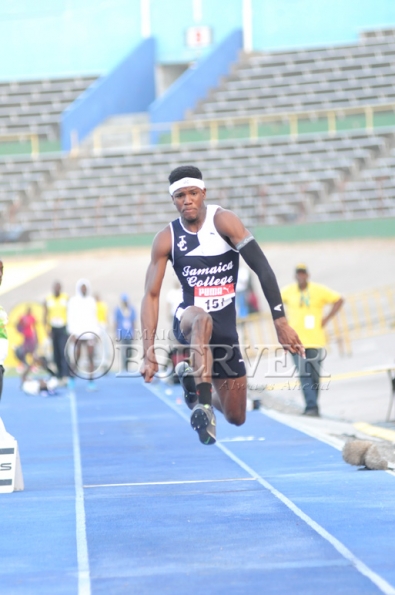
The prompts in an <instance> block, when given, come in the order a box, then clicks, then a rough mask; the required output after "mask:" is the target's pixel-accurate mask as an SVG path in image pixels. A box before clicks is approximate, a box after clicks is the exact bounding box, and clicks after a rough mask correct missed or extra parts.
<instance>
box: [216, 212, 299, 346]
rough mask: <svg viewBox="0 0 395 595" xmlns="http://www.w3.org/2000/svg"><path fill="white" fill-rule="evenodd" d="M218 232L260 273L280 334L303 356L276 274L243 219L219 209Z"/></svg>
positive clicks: (284, 342) (286, 343) (285, 343)
mask: <svg viewBox="0 0 395 595" xmlns="http://www.w3.org/2000/svg"><path fill="white" fill-rule="evenodd" d="M214 222H215V226H216V228H217V231H218V232H219V233H220V234H221V235H222V236H223V237H224V238H225V239H227V240H228V241H230V243H231V244H232V245H233V246H234V247H235V248H237V249H238V250H239V252H240V254H241V255H242V257H243V258H244V260H245V261H246V263H247V264H248V266H249V267H250V268H251V269H252V270H253V271H254V273H256V274H257V276H258V279H259V281H260V284H261V287H262V290H263V293H264V294H265V298H266V299H267V302H268V304H269V307H270V310H271V313H272V316H273V322H274V326H275V328H276V332H277V337H278V340H279V342H280V344H281V345H282V346H283V347H284V349H288V350H289V351H291V353H299V354H300V355H301V356H302V357H304V347H303V345H302V343H301V341H300V339H299V337H298V335H297V333H296V332H295V331H294V329H293V328H291V327H290V326H289V324H288V322H287V319H286V318H285V315H284V305H283V302H282V299H281V293H280V288H279V286H278V283H277V279H276V276H275V274H274V272H273V269H272V268H271V266H270V264H269V263H268V261H267V258H266V256H265V255H264V253H263V252H262V250H261V248H260V246H259V244H258V242H257V241H256V240H255V239H254V237H253V236H252V235H251V233H250V232H249V231H248V229H246V228H245V227H244V224H243V222H242V221H241V220H240V219H239V217H237V215H235V214H234V213H232V211H227V210H225V209H218V211H217V212H216V214H215V218H214Z"/></svg>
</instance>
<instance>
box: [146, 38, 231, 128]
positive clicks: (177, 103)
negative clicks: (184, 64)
mask: <svg viewBox="0 0 395 595" xmlns="http://www.w3.org/2000/svg"><path fill="white" fill-rule="evenodd" d="M242 41H243V35H242V32H241V30H240V29H236V31H233V32H232V33H231V34H230V35H228V37H227V38H226V39H225V40H224V41H222V43H220V44H219V45H218V46H217V47H216V48H215V49H214V50H213V51H212V53H211V54H210V55H209V56H206V57H205V58H202V60H200V61H199V62H198V63H197V64H196V66H195V67H194V68H188V70H186V71H185V72H184V73H183V74H182V75H181V76H180V77H179V78H178V79H177V80H176V81H175V83H173V85H172V86H171V87H170V88H169V89H168V90H167V91H166V93H165V94H164V95H162V97H160V98H159V99H157V100H156V101H155V102H154V103H153V104H152V105H151V106H150V110H149V111H150V119H151V122H153V123H155V122H175V121H177V120H183V119H184V117H185V112H186V111H187V110H190V109H193V108H194V107H195V106H196V104H197V102H198V101H199V100H200V99H203V98H204V97H206V95H207V93H208V91H209V90H210V89H211V88H214V87H216V86H217V85H218V83H219V81H220V78H221V77H223V76H226V75H227V74H229V70H230V67H231V64H232V63H233V62H235V61H236V60H237V58H238V55H239V52H240V50H241V48H242Z"/></svg>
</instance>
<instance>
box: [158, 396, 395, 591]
mask: <svg viewBox="0 0 395 595" xmlns="http://www.w3.org/2000/svg"><path fill="white" fill-rule="evenodd" d="M147 388H149V389H151V391H152V392H153V393H154V394H155V395H156V396H157V397H158V398H159V399H160V400H161V401H163V403H165V404H166V405H168V406H169V407H170V408H171V409H173V410H174V411H175V412H176V413H178V415H180V416H181V417H182V418H183V419H187V420H188V422H189V418H188V416H187V415H186V414H185V413H184V412H183V411H180V410H179V409H178V407H177V406H176V405H175V404H174V403H172V402H171V401H168V399H167V398H165V397H163V395H161V394H160V391H159V390H158V388H159V387H158V388H157V387H156V386H155V387H151V386H147ZM215 444H216V446H217V448H219V449H220V450H222V452H223V453H224V454H226V455H227V456H228V457H229V458H230V459H232V461H234V462H235V463H237V465H239V466H240V467H241V468H242V469H244V471H245V472H246V473H248V474H249V475H251V477H253V478H254V479H256V480H257V482H258V483H260V484H261V485H262V486H263V487H264V488H266V489H267V490H269V492H271V494H273V496H275V497H276V498H278V499H279V500H280V501H281V502H282V503H283V504H285V506H286V507H287V508H289V509H290V510H292V512H293V513H294V514H296V516H298V517H299V518H300V519H302V520H303V521H304V522H305V523H306V524H307V525H308V526H309V527H311V529H313V530H314V531H315V532H316V533H318V535H320V536H321V537H322V538H323V539H325V540H326V541H328V542H329V543H330V544H331V545H332V546H333V547H334V548H335V550H337V551H338V552H339V554H341V555H342V556H343V557H344V558H345V559H346V560H348V561H349V562H350V563H351V564H352V565H353V566H354V567H355V569H356V570H358V572H360V573H361V574H363V575H364V576H366V577H367V578H368V579H369V580H370V581H371V582H372V583H373V584H374V585H376V587H378V589H380V591H381V592H382V593H385V595H395V588H394V587H393V586H392V585H390V583H388V582H387V581H386V580H385V579H383V578H382V577H381V576H380V575H378V574H377V573H376V572H374V571H373V570H372V569H371V568H369V566H367V565H366V564H365V563H364V562H362V560H360V559H359V558H357V556H355V555H354V554H353V553H352V552H351V551H350V550H349V549H348V548H347V547H346V546H345V545H343V543H341V541H339V540H338V539H336V537H334V536H333V535H332V534H331V533H329V532H328V531H327V530H326V529H324V528H323V527H321V525H319V524H318V523H316V522H315V521H314V520H313V519H312V518H311V517H309V516H308V515H307V514H305V513H304V512H303V511H302V510H301V509H300V508H299V507H298V506H296V504H294V503H293V502H292V500H290V499H289V498H287V496H284V494H282V493H281V492H280V491H279V490H277V489H276V488H275V487H274V486H272V485H271V484H270V483H269V482H268V481H266V480H265V479H263V477H261V476H260V475H259V474H258V473H257V472H256V471H254V470H253V469H252V468H251V467H249V465H247V464H246V463H244V461H242V460H241V459H239V457H237V456H236V455H234V454H233V453H232V452H231V451H230V450H229V449H228V448H227V447H226V446H224V445H223V444H221V442H216V443H215Z"/></svg>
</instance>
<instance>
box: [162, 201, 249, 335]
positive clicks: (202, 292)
mask: <svg viewBox="0 0 395 595" xmlns="http://www.w3.org/2000/svg"><path fill="white" fill-rule="evenodd" d="M219 208H220V207H219V206H218V205H208V206H207V211H206V219H205V221H204V223H203V226H202V228H201V229H200V230H199V231H198V232H197V233H194V232H191V231H188V230H187V229H185V227H184V226H183V225H182V222H181V218H179V219H176V220H175V221H172V223H171V224H170V227H171V232H172V255H171V259H172V263H173V268H174V271H175V273H176V275H177V277H178V279H179V281H180V283H181V286H182V291H183V301H182V303H181V304H180V309H181V311H182V310H184V309H185V308H187V307H188V306H192V305H195V306H198V307H200V308H202V309H203V310H205V311H206V312H209V313H210V314H211V316H212V318H213V323H214V329H213V336H216V337H217V338H222V339H224V338H226V337H227V338H229V339H231V340H235V339H236V341H237V332H236V307H235V298H236V283H237V275H238V269H239V253H238V251H237V250H235V249H234V248H232V247H231V246H230V245H229V244H228V242H227V241H226V240H224V238H223V237H222V236H221V235H220V234H219V233H218V231H217V229H216V227H215V224H214V216H215V213H216V212H217V210H218V209H219Z"/></svg>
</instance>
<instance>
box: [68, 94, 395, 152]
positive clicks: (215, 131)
mask: <svg viewBox="0 0 395 595" xmlns="http://www.w3.org/2000/svg"><path fill="white" fill-rule="evenodd" d="M386 112H387V115H388V116H389V117H390V119H391V122H390V123H389V124H379V123H378V122H377V121H376V122H375V117H376V116H377V115H378V114H383V113H386ZM352 116H360V118H359V119H358V120H355V119H354V120H352V119H351V120H350V118H352ZM306 123H307V124H306ZM317 123H319V124H320V126H321V128H322V130H312V129H311V127H312V126H313V128H314V125H316V126H317ZM270 125H272V126H274V128H272V129H270V128H268V127H270ZM380 125H384V126H385V125H393V126H395V103H382V104H376V105H364V106H356V107H342V108H340V107H339V108H330V109H316V110H304V111H299V112H281V113H271V114H258V115H253V116H230V117H226V118H214V119H211V118H208V119H193V120H184V121H182V122H172V123H170V122H169V123H159V124H152V123H139V124H133V125H131V126H125V125H122V126H121V125H116V124H113V125H107V126H104V127H101V128H100V127H99V128H97V129H96V130H95V132H94V133H93V148H94V150H95V151H97V152H100V151H102V149H103V148H105V147H106V137H107V139H111V137H112V139H113V142H114V139H115V138H117V137H118V138H119V139H123V140H120V141H119V144H120V146H128V147H131V148H133V149H136V150H137V149H140V148H142V147H144V146H150V145H153V144H167V145H171V146H173V147H177V146H180V145H181V144H183V143H186V142H189V143H191V142H202V141H205V142H210V143H211V144H214V145H215V144H217V143H218V142H220V141H221V140H227V139H229V140H230V139H235V138H246V139H251V140H255V139H258V138H262V137H264V136H276V135H280V134H282V135H288V136H291V137H292V138H297V137H298V136H300V135H301V134H307V133H314V132H327V133H328V134H331V135H334V134H336V133H337V132H338V131H339V130H353V129H365V130H367V131H368V132H372V131H373V130H374V129H375V128H377V127H379V126H380ZM309 127H310V128H309ZM108 142H109V141H108V140H107V143H108ZM72 145H73V148H74V153H75V151H76V148H77V145H78V142H77V141H76V139H75V136H74V138H73V143H72ZM107 146H108V144H107ZM113 146H115V145H113Z"/></svg>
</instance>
